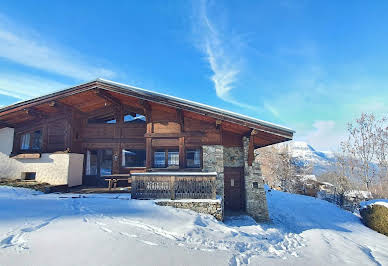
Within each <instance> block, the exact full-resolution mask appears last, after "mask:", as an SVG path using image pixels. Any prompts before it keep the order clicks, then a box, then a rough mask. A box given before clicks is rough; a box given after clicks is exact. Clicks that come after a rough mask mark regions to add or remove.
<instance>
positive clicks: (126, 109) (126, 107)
mask: <svg viewBox="0 0 388 266" xmlns="http://www.w3.org/2000/svg"><path fill="white" fill-rule="evenodd" d="M122 107H123V112H124V113H127V114H130V115H132V116H133V114H135V115H136V114H139V115H144V114H145V113H144V109H142V108H137V107H133V106H129V105H126V104H123V105H122Z"/></svg>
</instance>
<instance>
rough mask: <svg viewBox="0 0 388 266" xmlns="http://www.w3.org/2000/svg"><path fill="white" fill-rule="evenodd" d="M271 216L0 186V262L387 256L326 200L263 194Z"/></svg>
mask: <svg viewBox="0 0 388 266" xmlns="http://www.w3.org/2000/svg"><path fill="white" fill-rule="evenodd" d="M267 196H268V201H269V210H270V215H271V217H272V220H273V223H270V224H261V225H258V224H256V223H255V222H254V221H253V220H252V219H251V218H249V217H247V216H240V217H232V218H229V219H227V220H226V221H225V223H221V222H218V221H216V220H215V219H214V218H213V217H211V216H208V215H202V214H197V213H195V212H192V211H188V210H181V209H174V208H171V207H160V206H157V205H155V204H154V202H153V201H138V200H130V196H129V195H126V194H104V195H84V196H81V197H78V195H72V194H41V193H39V192H35V191H32V190H28V189H21V188H10V187H0V265H122V264H126V265H240V264H251V265H276V264H290V265H306V264H308V265H330V264H336V265H339V264H341V265H342V264H349V265H384V264H385V265H388V238H387V237H386V236H384V235H381V234H378V233H376V232H374V231H372V230H370V229H369V228H367V227H365V226H363V225H362V224H361V222H360V220H359V218H358V217H357V216H355V215H353V214H351V213H349V212H346V211H343V210H341V209H339V208H337V207H336V206H335V205H332V204H330V203H328V202H326V201H321V200H319V199H315V198H310V197H306V196H301V195H292V194H287V193H282V192H277V191H272V192H270V193H268V194H267Z"/></svg>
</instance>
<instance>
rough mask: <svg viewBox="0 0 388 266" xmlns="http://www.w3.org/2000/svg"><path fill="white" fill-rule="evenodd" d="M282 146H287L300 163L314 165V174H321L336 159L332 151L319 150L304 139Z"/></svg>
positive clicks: (282, 145)
mask: <svg viewBox="0 0 388 266" xmlns="http://www.w3.org/2000/svg"><path fill="white" fill-rule="evenodd" d="M279 145H280V147H287V149H288V151H289V152H290V154H291V156H292V157H293V158H294V159H295V160H296V161H297V163H298V164H299V165H311V166H314V174H320V173H322V172H323V171H326V170H327V168H329V167H330V163H331V162H332V161H333V160H334V155H333V153H332V152H327V151H317V150H316V149H314V148H313V147H312V146H311V145H309V144H308V143H307V142H304V141H290V142H286V143H281V144H279Z"/></svg>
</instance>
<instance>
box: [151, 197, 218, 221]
mask: <svg viewBox="0 0 388 266" xmlns="http://www.w3.org/2000/svg"><path fill="white" fill-rule="evenodd" d="M155 203H156V205H159V206H170V207H174V208H179V209H189V210H192V211H195V212H199V213H204V214H210V215H212V216H214V217H215V218H216V219H217V220H219V221H222V220H223V219H224V209H223V207H222V206H223V204H222V200H221V199H217V200H195V199H194V200H189V199H187V200H156V201H155Z"/></svg>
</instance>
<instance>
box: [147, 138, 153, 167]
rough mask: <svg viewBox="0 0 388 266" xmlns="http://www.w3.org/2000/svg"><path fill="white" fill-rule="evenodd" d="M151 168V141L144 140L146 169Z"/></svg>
mask: <svg viewBox="0 0 388 266" xmlns="http://www.w3.org/2000/svg"><path fill="white" fill-rule="evenodd" d="M151 167H152V139H151V138H147V139H146V168H147V169H150V168H151Z"/></svg>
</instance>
